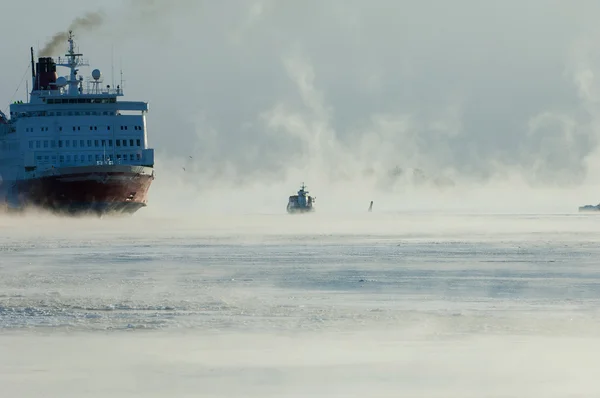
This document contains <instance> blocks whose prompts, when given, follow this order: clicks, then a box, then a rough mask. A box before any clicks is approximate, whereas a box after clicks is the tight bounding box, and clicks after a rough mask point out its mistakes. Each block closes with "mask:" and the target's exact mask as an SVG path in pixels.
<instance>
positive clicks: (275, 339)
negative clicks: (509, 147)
mask: <svg viewBox="0 0 600 398" xmlns="http://www.w3.org/2000/svg"><path fill="white" fill-rule="evenodd" d="M157 186H158V187H159V188H158V189H157V191H156V197H157V198H162V197H163V196H161V195H163V194H164V195H166V194H167V193H165V192H162V191H161V189H162V188H160V187H161V186H162V187H164V186H165V184H164V183H163V184H160V185H157ZM309 188H310V187H309ZM272 190H273V191H276V189H275V188H272ZM264 191H265V192H268V191H269V190H268V189H266V188H265V189H264ZM288 191H289V190H286V189H283V188H281V194H280V198H279V199H280V200H279V201H278V202H280V206H279V208H274V209H273V210H272V211H271V212H267V211H264V212H262V213H261V212H259V211H255V212H252V211H246V210H244V208H243V206H241V207H240V208H235V206H231V202H230V201H227V200H225V201H224V202H222V203H221V204H220V205H219V204H218V203H217V202H215V203H210V202H209V199H208V198H209V197H210V196H204V197H202V196H201V195H198V196H190V198H194V199H193V200H192V199H190V200H188V202H185V201H183V202H184V203H182V207H181V208H180V211H179V212H178V211H175V210H173V211H172V212H166V211H164V209H166V208H167V207H168V205H169V203H163V202H160V201H159V203H157V205H156V206H155V207H152V206H149V207H148V208H147V209H142V210H141V211H140V212H139V213H137V214H136V215H135V216H133V217H130V218H124V219H121V218H111V217H107V218H103V219H96V218H78V219H77V218H76V219H64V218H56V217H52V216H47V215H44V214H42V213H28V214H25V215H22V216H11V217H9V216H4V217H2V218H0V226H1V228H2V231H3V232H4V233H3V234H2V237H1V238H0V250H1V251H2V254H1V260H0V273H1V275H2V278H0V385H2V386H3V387H2V391H3V394H6V395H7V396H19V397H39V396H61V397H82V396H85V397H107V396H111V397H131V396H139V397H142V396H143V397H164V396H173V397H187V396H190V397H191V396H206V397H304V396H317V397H367V396H369V397H392V396H394V397H396V396H399V395H402V396H414V397H525V396H531V395H536V396H545V397H567V396H569V397H588V396H590V397H591V396H595V395H596V394H599V393H600V383H598V382H597V373H598V369H597V360H596V354H595V353H596V352H597V351H598V349H600V339H599V338H598V332H600V327H599V326H600V324H599V323H598V320H599V315H600V314H599V312H598V301H599V300H598V297H599V286H598V276H599V270H598V266H597V264H598V262H597V258H598V253H599V250H598V248H597V243H596V242H598V239H600V228H599V227H598V217H596V216H595V215H593V214H587V215H586V214H583V215H580V214H578V213H577V212H576V211H571V212H568V213H567V212H565V213H562V214H561V213H557V212H555V213H552V212H550V211H546V212H541V213H539V214H536V213H534V212H526V211H524V212H521V213H515V212H513V211H512V208H511V207H510V206H507V207H504V208H503V207H502V206H500V205H499V206H498V209H500V210H502V209H505V211H504V212H502V211H499V213H504V214H489V213H486V212H485V211H484V209H482V210H480V211H478V212H465V211H463V210H460V209H458V210H456V211H454V212H450V211H449V212H442V211H429V212H428V211H424V210H398V211H393V210H391V209H390V207H391V204H392V203H393V201H392V200H391V199H390V198H383V200H380V201H375V203H374V208H373V212H371V213H369V212H367V208H368V204H369V202H359V203H357V204H356V206H355V207H356V209H352V206H354V204H350V205H340V206H337V211H333V209H335V208H336V206H335V204H332V203H330V200H329V198H328V197H327V196H325V198H322V199H321V201H322V202H324V203H325V205H323V206H322V207H323V208H325V209H327V207H330V208H332V211H327V210H322V208H317V209H318V210H317V212H315V213H313V214H305V215H287V214H285V209H284V208H285V202H286V200H287V195H288V194H291V193H293V190H291V191H292V192H288ZM340 192H342V191H341V190H340ZM346 192H347V193H349V192H350V191H346ZM252 193H253V192H252V191H248V192H240V196H242V197H243V196H244V194H248V196H249V197H253V195H252ZM230 196H234V195H233V193H232V195H230ZM318 196H319V195H318V193H317V197H318ZM332 196H333V197H335V198H336V200H340V202H339V203H347V202H343V201H341V196H335V195H333V194H332ZM347 196H348V197H349V196H351V195H347ZM202 198H203V199H204V203H207V204H209V205H210V206H212V207H210V206H209V207H208V208H210V209H211V210H210V211H209V210H206V209H207V208H204V210H203V207H202V206H201V205H200V203H202ZM240 199H243V198H240ZM259 200H260V198H259ZM380 202H383V205H381V206H388V208H384V209H380V207H381V206H379V207H378V205H379V204H380ZM351 203H352V202H351ZM496 203H499V202H496ZM327 204H328V205H327ZM471 205H473V203H471ZM161 206H162V207H161ZM192 208H196V209H197V211H195V212H189V211H188V212H186V211H184V210H182V209H192ZM215 209H220V211H216V210H215ZM240 209H241V210H240Z"/></svg>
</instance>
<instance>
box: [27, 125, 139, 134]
mask: <svg viewBox="0 0 600 398" xmlns="http://www.w3.org/2000/svg"><path fill="white" fill-rule="evenodd" d="M89 127H90V131H97V130H98V126H89ZM102 127H106V130H107V131H108V130H110V126H102ZM120 127H121V130H129V129H128V127H130V126H120ZM131 127H133V129H134V130H137V131H141V130H143V128H142V126H131ZM33 131H34V128H33V127H26V128H25V132H27V133H33ZM40 131H48V127H40ZM58 131H63V128H62V126H59V127H58ZM73 131H81V126H73Z"/></svg>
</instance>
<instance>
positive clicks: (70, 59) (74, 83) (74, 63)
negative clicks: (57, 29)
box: [57, 30, 87, 95]
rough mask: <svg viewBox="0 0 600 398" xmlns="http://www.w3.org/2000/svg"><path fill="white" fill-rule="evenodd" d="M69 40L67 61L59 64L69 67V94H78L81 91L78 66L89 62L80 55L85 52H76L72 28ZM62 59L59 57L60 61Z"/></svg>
mask: <svg viewBox="0 0 600 398" xmlns="http://www.w3.org/2000/svg"><path fill="white" fill-rule="evenodd" d="M68 41H69V50H68V51H67V53H66V54H65V56H66V57H67V59H66V63H58V64H57V65H59V66H64V67H67V68H69V70H70V73H69V81H68V82H67V83H68V84H69V89H68V95H77V94H78V93H79V87H78V86H79V84H80V81H79V80H78V79H77V72H79V69H77V67H79V66H83V65H87V64H86V63H85V62H82V61H81V60H80V59H79V57H81V56H82V55H83V54H79V53H76V52H75V41H74V40H73V31H72V30H70V31H69V38H68ZM60 61H61V59H60V58H59V62H60ZM81 80H83V79H81Z"/></svg>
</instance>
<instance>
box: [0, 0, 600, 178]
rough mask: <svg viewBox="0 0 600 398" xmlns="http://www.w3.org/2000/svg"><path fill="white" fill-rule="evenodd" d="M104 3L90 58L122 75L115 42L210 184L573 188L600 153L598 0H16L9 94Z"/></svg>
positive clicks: (155, 130)
mask: <svg viewBox="0 0 600 398" xmlns="http://www.w3.org/2000/svg"><path fill="white" fill-rule="evenodd" d="M99 4H104V5H102V6H101V7H102V8H97V7H96V5H99ZM169 4H178V6H172V5H169ZM33 8H35V11H33ZM98 10H103V12H104V15H105V19H104V23H103V24H102V25H101V26H100V27H98V28H96V29H93V30H90V31H86V30H78V31H76V34H77V35H78V40H79V44H80V48H81V50H82V52H83V53H84V55H85V56H86V58H88V59H89V60H90V63H91V64H92V67H99V68H100V69H101V70H102V71H103V72H104V76H105V78H107V79H108V80H110V72H111V46H114V54H115V57H114V59H115V73H116V74H118V71H119V68H120V66H121V65H122V66H123V73H124V78H125V80H126V82H125V90H126V99H130V100H138V99H139V100H147V101H149V102H150V114H149V117H148V122H149V136H150V139H149V142H150V144H151V145H152V146H153V147H155V148H156V150H157V156H158V158H159V160H160V161H163V162H166V161H167V160H170V161H172V162H173V164H176V163H177V162H180V163H181V164H182V165H185V166H186V168H187V169H188V170H190V169H194V168H196V169H197V170H199V171H201V173H200V174H196V175H194V177H193V178H195V179H198V181H206V180H207V179H208V177H210V176H213V175H222V176H237V177H239V178H244V179H246V181H251V180H252V179H255V178H284V177H286V173H287V172H290V171H293V170H296V171H298V170H299V171H304V170H306V172H307V173H308V172H309V170H311V172H312V173H316V172H319V173H323V175H326V176H329V177H330V178H332V179H339V178H343V177H344V176H346V177H348V178H353V176H356V175H359V174H361V173H364V172H365V171H366V170H368V169H369V168H371V169H373V170H374V171H376V172H378V173H384V172H385V171H386V170H389V169H391V168H393V167H395V166H400V167H404V168H407V167H419V168H422V169H423V170H424V171H425V172H426V173H428V174H447V175H451V176H453V178H455V179H459V178H490V177H493V176H495V175H496V174H497V173H498V172H501V171H502V170H508V171H510V172H511V173H513V172H518V173H520V174H522V175H523V176H525V177H526V178H529V179H531V181H534V182H537V183H544V184H559V185H568V184H573V183H577V182H579V181H581V179H582V178H583V177H585V175H586V173H588V172H589V171H590V170H589V168H590V167H591V166H590V163H588V162H592V163H593V164H596V163H594V162H595V160H594V159H596V158H598V159H600V154H598V151H597V149H598V144H599V142H600V140H599V138H600V135H599V132H598V129H597V128H598V123H597V122H598V119H597V116H598V112H597V106H598V104H597V100H598V88H599V87H598V81H597V79H595V75H596V74H597V73H596V71H597V70H600V69H599V68H600V28H599V27H598V23H597V21H596V19H597V15H600V2H598V1H583V0H582V1H573V2H568V1H558V0H518V1H517V0H514V1H513V0H505V1H501V2H499V1H481V0H471V1H468V0H453V1H443V0H439V1H426V0H415V1H403V0H370V1H366V0H314V1H313V0H306V1H291V0H253V1H251V0H248V1H242V0H239V1H234V0H223V1H213V0H206V1H201V0H195V1H171V2H163V1H136V2H127V1H116V0H111V1H103V2H92V1H76V0H62V1H61V0H56V1H53V2H43V1H28V2H14V3H11V12H10V13H5V12H3V13H1V14H0V31H1V32H2V33H3V38H4V39H3V41H2V48H3V49H4V55H3V62H2V72H3V74H2V77H0V100H1V101H0V102H1V103H2V104H8V103H9V102H10V101H11V99H12V95H13V93H14V92H15V90H16V89H17V86H18V84H19V82H20V81H21V78H22V76H23V75H24V74H25V73H26V68H27V67H28V63H29V58H28V56H29V47H30V46H32V45H33V46H35V47H36V48H38V47H39V48H41V47H43V45H44V44H45V43H46V42H47V41H48V40H49V39H50V37H51V36H52V35H53V34H55V33H56V32H58V31H61V30H65V29H67V28H68V26H69V25H70V24H71V22H72V21H73V20H74V19H75V18H76V17H78V16H82V15H84V14H85V13H86V12H95V11H98ZM65 48H66V44H64V45H63V47H61V50H63V51H64V49H65ZM90 71H91V69H90ZM23 89H24V83H23V86H22V89H21V91H20V94H19V97H17V99H24V90H23ZM2 108H3V109H4V108H5V107H4V106H3V107H2ZM189 155H191V156H193V158H194V159H193V160H192V161H190V160H189V159H188V160H186V158H187V157H188V156H189ZM177 157H179V158H177ZM592 171H593V170H592ZM227 173H229V174H227ZM361 175H362V174H361Z"/></svg>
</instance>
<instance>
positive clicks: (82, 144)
mask: <svg viewBox="0 0 600 398" xmlns="http://www.w3.org/2000/svg"><path fill="white" fill-rule="evenodd" d="M56 144H57V141H56V140H36V141H29V149H34V148H35V149H39V148H56ZM86 144H87V145H86ZM112 146H113V140H58V147H59V148H104V147H107V148H112ZM115 146H117V147H121V146H123V147H141V146H142V140H141V139H139V138H138V139H133V138H129V139H120V140H115Z"/></svg>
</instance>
